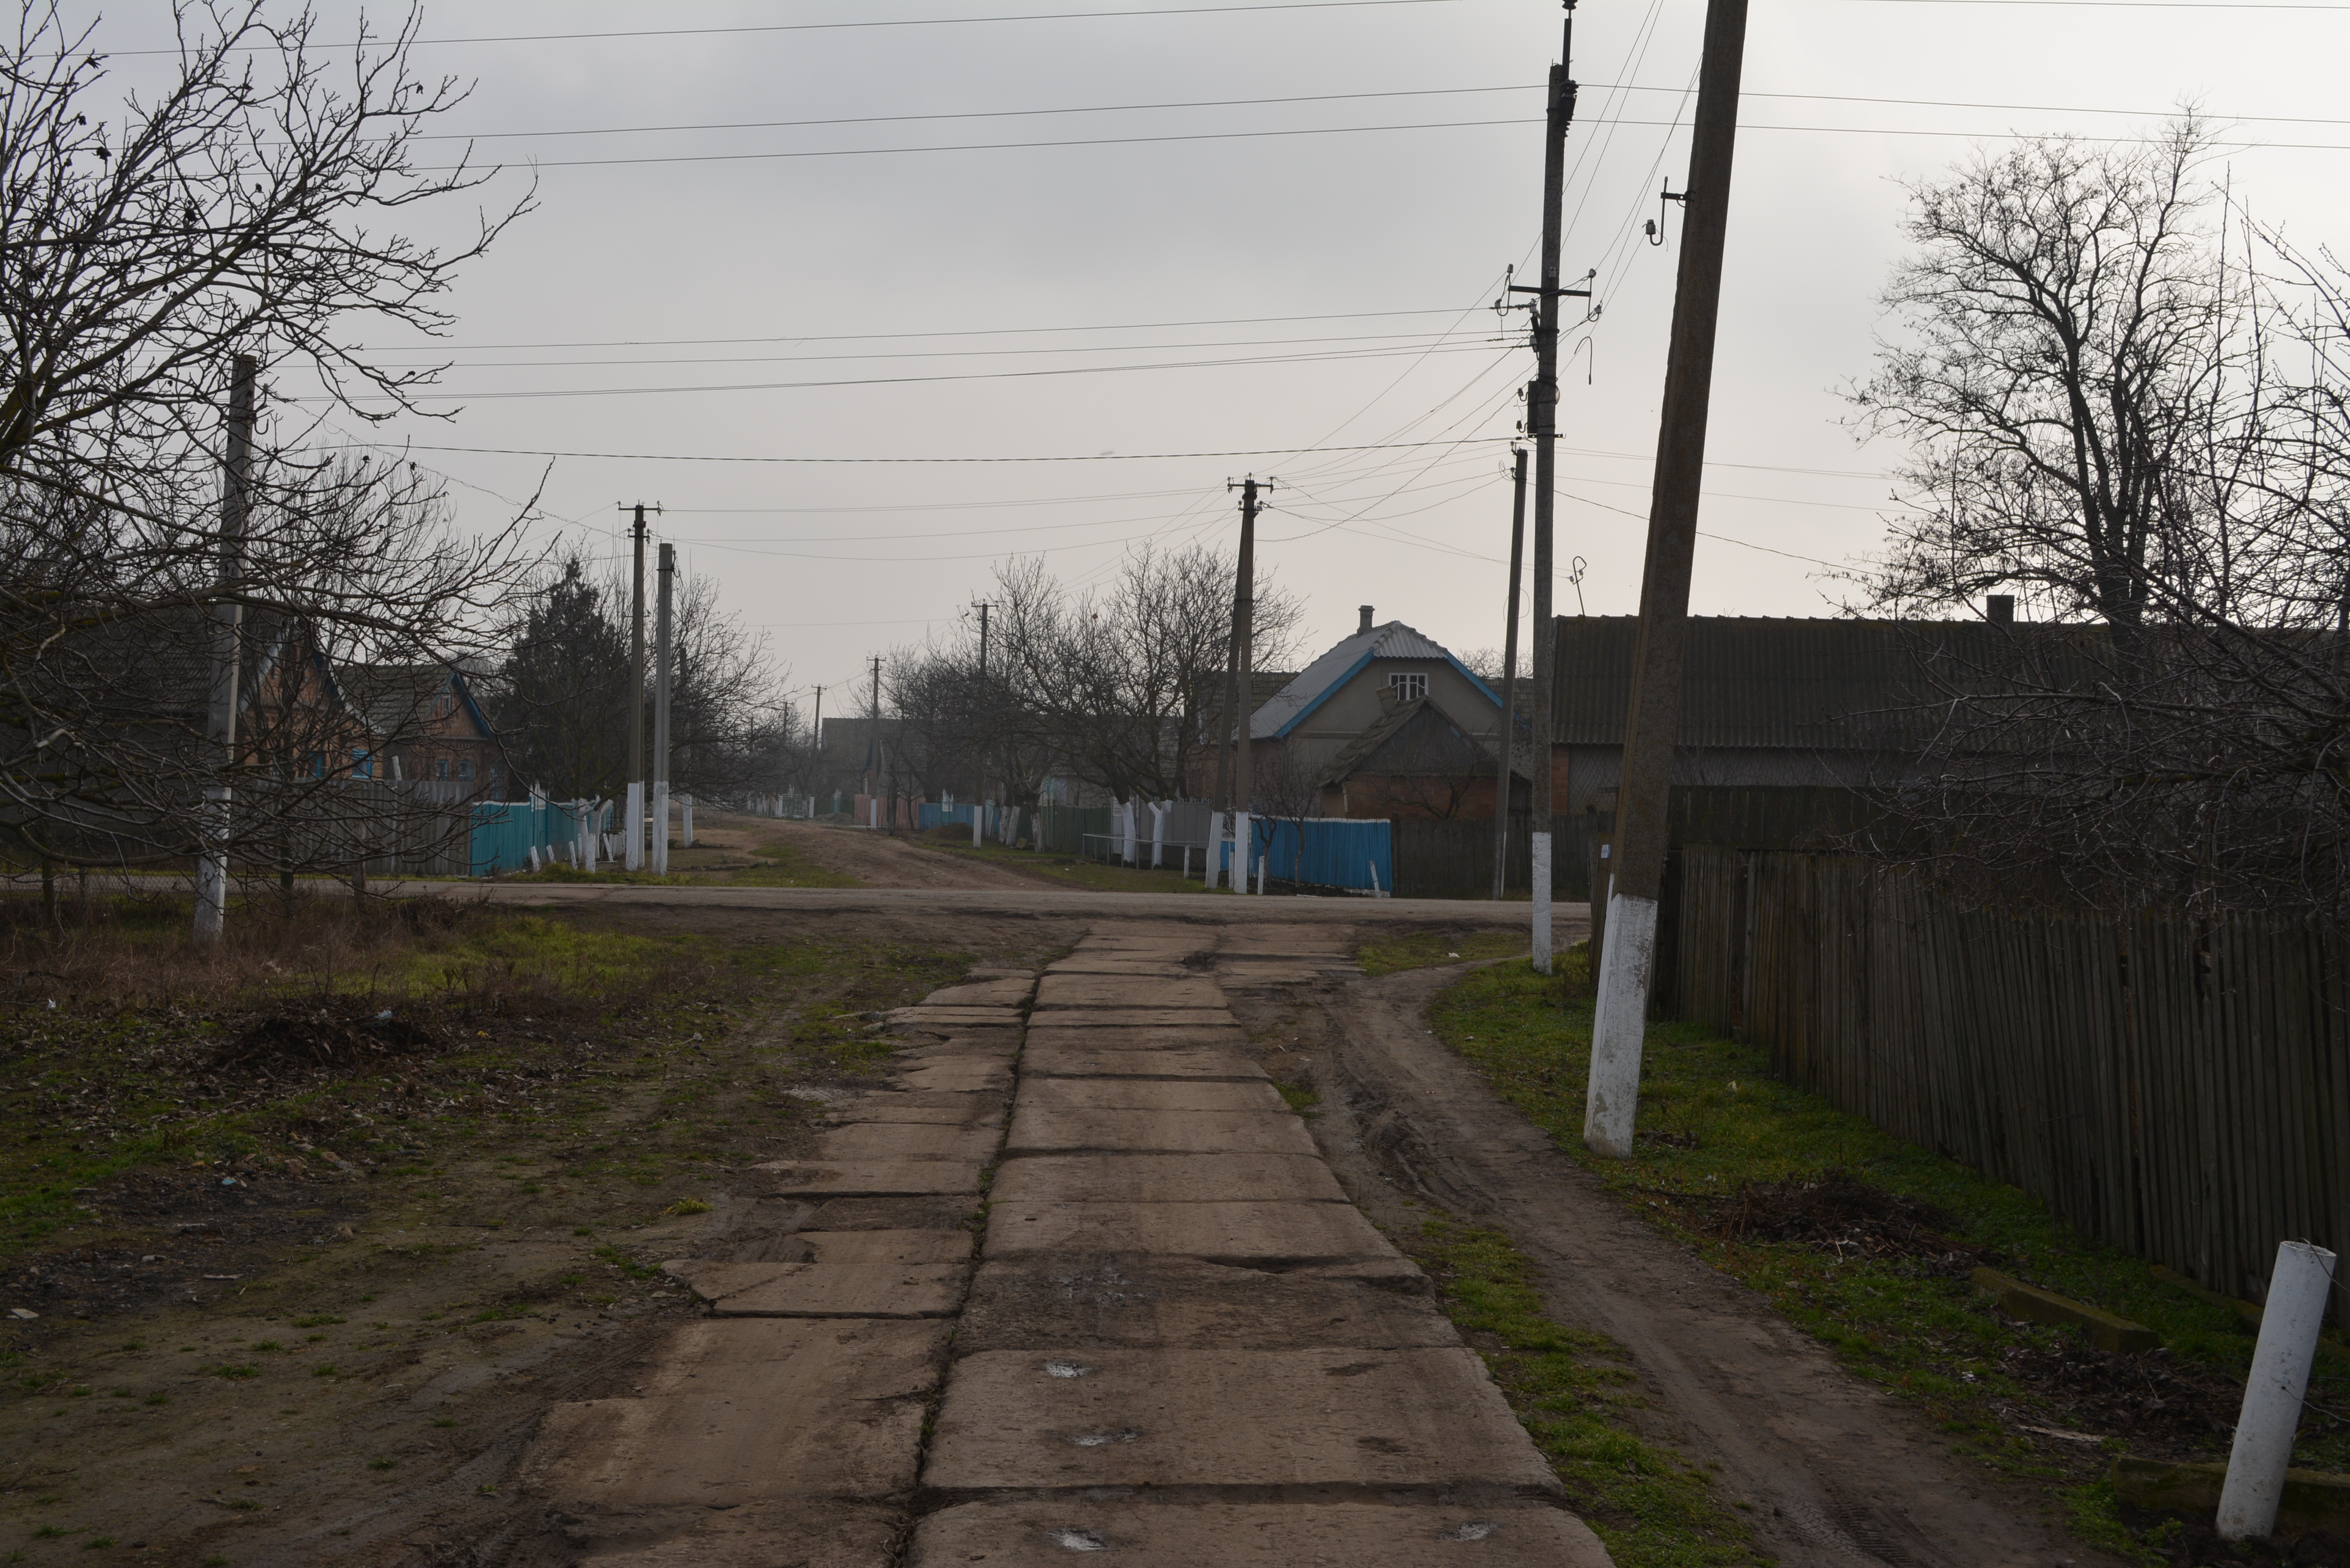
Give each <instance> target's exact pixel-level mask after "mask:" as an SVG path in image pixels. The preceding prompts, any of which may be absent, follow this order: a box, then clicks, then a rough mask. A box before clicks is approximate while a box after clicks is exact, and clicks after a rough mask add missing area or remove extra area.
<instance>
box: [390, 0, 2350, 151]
mask: <svg viewBox="0 0 2350 1568" xmlns="http://www.w3.org/2000/svg"><path fill="white" fill-rule="evenodd" d="M1981 3H1983V4H1991V0H1981ZM2016 3H2017V4H2025V3H2027V0H2016ZM2029 3H2033V4H2046V3H2053V0H2029ZM2084 3H2086V0H2084ZM2345 8H2350V7H2345ZM1541 123H1542V121H1541V120H1540V119H1535V118H1513V119H1444V120H1427V121H1419V122H1415V123H1410V124H1396V125H1331V126H1309V127H1303V128H1295V129H1291V130H1201V131H1186V132H1181V133H1176V134H1169V135H1161V136H1086V137H1073V138H1068V139H1065V140H1053V141H948V142H932V143H930V144H928V145H924V146H918V147H833V148H819V149H805V150H799V151H785V152H673V153H649V154H646V155H644V156H642V157H637V158H548V159H533V160H531V161H530V163H529V167H531V168H533V169H624V168H632V167H636V166H639V165H654V164H671V163H761V162H776V161H786V160H791V159H800V158H889V157H896V156H899V155H907V154H914V153H929V152H1017V151H1035V150H1038V149H1044V148H1054V147H1141V146H1155V145H1161V144H1172V143H1176V142H1186V141H1254V140H1269V139H1273V138H1278V137H1284V136H1359V135H1367V134H1370V133H1372V132H1384V131H1399V130H1480V129H1485V128H1490V127H1494V126H1520V125H1540V124H1541ZM1576 123H1577V124H1584V125H1638V126H1663V127H1670V126H1671V125H1672V124H1673V123H1674V122H1673V121H1672V120H1669V119H1621V118H1617V119H1586V120H1578V121H1577V122H1576ZM2318 123H2323V122H2318ZM1738 129H1739V130H1742V131H1789V132H1798V133H1803V134H1809V135H1823V136H1931V137H1956V138H1959V139H1960V140H1992V141H1998V140H2030V138H2031V135H2032V133H2030V132H2026V131H2018V130H1909V129H1907V128H1904V127H1899V126H1883V125H1752V124H1749V123H1747V122H1745V121H1741V122H1740V123H1739V126H1738ZM2094 140H2098V141H2106V142H2113V143H2116V144H2129V143H2135V144H2139V145H2147V146H2152V145H2156V144H2158V142H2160V141H2161V140H2162V139H2161V138H2159V137H2151V136H2099V137H2096V138H2094ZM2210 146H2212V147H2216V148H2231V149H2239V150H2251V149H2269V150H2276V151H2304V152H2346V151H2350V145H2345V144H2343V143H2338V142H2330V141H2214V142H2211V143H2210ZM482 168H483V165H480V164H473V163H441V164H420V165H418V166H417V171H418V172H420V173H444V174H445V173H459V172H467V171H480V170H481V169H482Z"/></svg>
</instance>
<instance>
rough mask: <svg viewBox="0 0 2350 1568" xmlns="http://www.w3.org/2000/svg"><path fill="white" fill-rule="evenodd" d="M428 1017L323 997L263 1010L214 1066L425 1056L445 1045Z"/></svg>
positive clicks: (342, 1063) (339, 1063)
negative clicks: (311, 1003)
mask: <svg viewBox="0 0 2350 1568" xmlns="http://www.w3.org/2000/svg"><path fill="white" fill-rule="evenodd" d="M443 1044H444V1043H443V1041H442V1036H441V1032H440V1031H439V1030H437V1029H435V1028H434V1027H432V1024H431V1023H423V1022H420V1021H418V1020H416V1019H413V1018H408V1017H402V1016H400V1014H399V1013H398V1012H394V1011H393V1010H392V1009H390V1008H381V1009H378V1010H376V1011H374V1012H369V1011H367V1010H365V1009H364V1008H362V1007H359V1006H354V1005H344V1004H338V1003H322V1004H319V1005H317V1006H313V1007H306V1008H302V1009H299V1010H286V1011H283V1012H268V1013H264V1014H262V1015H261V1016H259V1017H257V1018H255V1019H254V1020H253V1021H252V1022H251V1023H247V1024H246V1025H245V1027H244V1028H243V1029H242V1030H240V1031H238V1032H237V1033H236V1034H235V1035H234V1036H233V1037H231V1038H230V1039H229V1040H228V1042H227V1043H226V1044H223V1045H222V1046H221V1047H220V1048H219V1049H218V1050H217V1051H215V1052H214V1053H213V1058H212V1061H211V1063H210V1065H211V1066H213V1067H214V1068H242V1069H244V1070H247V1071H253V1070H262V1071H266V1070H268V1069H271V1068H280V1069H282V1068H289V1067H321V1066H327V1067H350V1066H354V1065H358V1064H372V1063H380V1062H382V1061H384V1060H385V1059H387V1058H390V1057H397V1056H429V1055H432V1054H435V1053H437V1052H439V1051H440V1050H441V1049H442V1045H443Z"/></svg>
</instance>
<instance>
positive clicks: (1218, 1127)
mask: <svg viewBox="0 0 2350 1568" xmlns="http://www.w3.org/2000/svg"><path fill="white" fill-rule="evenodd" d="M1004 1148H1005V1150H1006V1152H1007V1153H1017V1152H1031V1151H1037V1150H1051V1149H1168V1150H1190V1151H1192V1152H1195V1153H1201V1154H1206V1153H1212V1152H1215V1151H1218V1150H1232V1151H1235V1152H1245V1153H1253V1154H1312V1153H1313V1152H1314V1139H1313V1137H1312V1135H1310V1134H1309V1133H1307V1132H1306V1130H1305V1123H1304V1122H1302V1121H1300V1120H1299V1119H1298V1118H1297V1117H1296V1116H1294V1115H1292V1114H1291V1113H1290V1112H1288V1111H1286V1110H1283V1111H1278V1112H1274V1111H1174V1110H1156V1111H1139V1110H1138V1111H1107V1110H1105V1111H1096V1110H1068V1109H1063V1108H1059V1107H1056V1106H1050V1105H1044V1104H1039V1103H1037V1102H1035V1101H1034V1100H1032V1099H1030V1098H1029V1096H1025V1095H1023V1096H1021V1098H1020V1102H1019V1104H1018V1105H1017V1106H1015V1107H1014V1110H1013V1113H1012V1133H1011V1136H1010V1137H1009V1138H1008V1139H1006V1141H1005V1143H1004Z"/></svg>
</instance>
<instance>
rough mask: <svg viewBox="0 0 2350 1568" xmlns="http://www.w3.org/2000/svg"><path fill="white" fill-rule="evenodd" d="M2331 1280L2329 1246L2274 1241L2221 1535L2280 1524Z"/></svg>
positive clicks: (2250, 1535)
mask: <svg viewBox="0 0 2350 1568" xmlns="http://www.w3.org/2000/svg"><path fill="white" fill-rule="evenodd" d="M2333 1284H2334V1254H2333V1253H2331V1252H2329V1251H2326V1250H2325V1249H2324V1248H2323V1247H2316V1246H2312V1245H2311V1244H2310V1243H2309V1242H2307V1241H2287V1242H2284V1243H2283V1244H2282V1245H2281V1246H2279V1247H2278V1248H2277V1256H2276V1270H2275V1272H2273V1273H2272V1274H2271V1275H2270V1276H2269V1294H2268V1300H2267V1301H2266V1302H2265V1303H2262V1310H2261V1337H2260V1340H2259V1342H2258V1343H2257V1344H2256V1345H2254V1346H2253V1349H2252V1370H2251V1376H2248V1377H2246V1378H2245V1379H2244V1407H2243V1412H2242V1414H2241V1415H2240V1416H2239V1417H2237V1418H2236V1442H2235V1447H2234V1448H2233V1449H2230V1451H2229V1454H2228V1480H2227V1483H2226V1485H2224V1486H2223V1487H2222V1488H2221V1489H2220V1515H2219V1520H2218V1528H2219V1532H2220V1540H2222V1541H2255V1540H2262V1539H2265V1538H2266V1537H2267V1535H2268V1533H2269V1532H2271V1531H2272V1530H2274V1529H2275V1528H2276V1516H2277V1504H2278V1503H2279V1502H2281V1501H2283V1499H2284V1472H2285V1467H2286V1466H2287V1465H2289V1464H2291V1463H2292V1461H2293V1431H2294V1429H2295V1428H2298V1427H2299V1426H2300V1425H2301V1401H2302V1397H2303V1395H2304V1394H2306V1393H2307V1392H2308V1391H2309V1363H2310V1360H2311V1358H2312V1357H2313V1356H2314V1355H2316V1354H2317V1330H2318V1327H2319V1325H2321V1324H2324V1321H2325V1306H2326V1293H2327V1292H2328V1291H2329V1290H2331V1289H2332V1288H2333Z"/></svg>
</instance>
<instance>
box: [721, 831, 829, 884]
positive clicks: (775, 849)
mask: <svg viewBox="0 0 2350 1568" xmlns="http://www.w3.org/2000/svg"><path fill="white" fill-rule="evenodd" d="M751 853H752V854H753V855H754V856H755V857H758V859H759V860H760V861H761V864H760V865H757V866H754V867H748V868H747V869H744V870H741V871H736V872H733V873H732V874H731V875H730V876H729V877H727V880H728V881H730V882H732V883H733V884H735V885H736V886H737V887H748V888H854V887H856V886H857V878H856V877H851V876H850V875H849V874H848V873H847V872H846V871H833V870H828V869H827V868H826V867H822V866H819V865H817V864H816V862H815V861H813V860H810V859H809V858H808V857H806V856H805V855H803V854H801V853H800V852H799V850H798V849H796V848H795V847H794V846H793V845H792V843H791V841H790V840H789V839H785V838H770V839H768V840H767V841H766V842H765V843H764V844H757V845H754V846H752V848H751Z"/></svg>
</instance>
